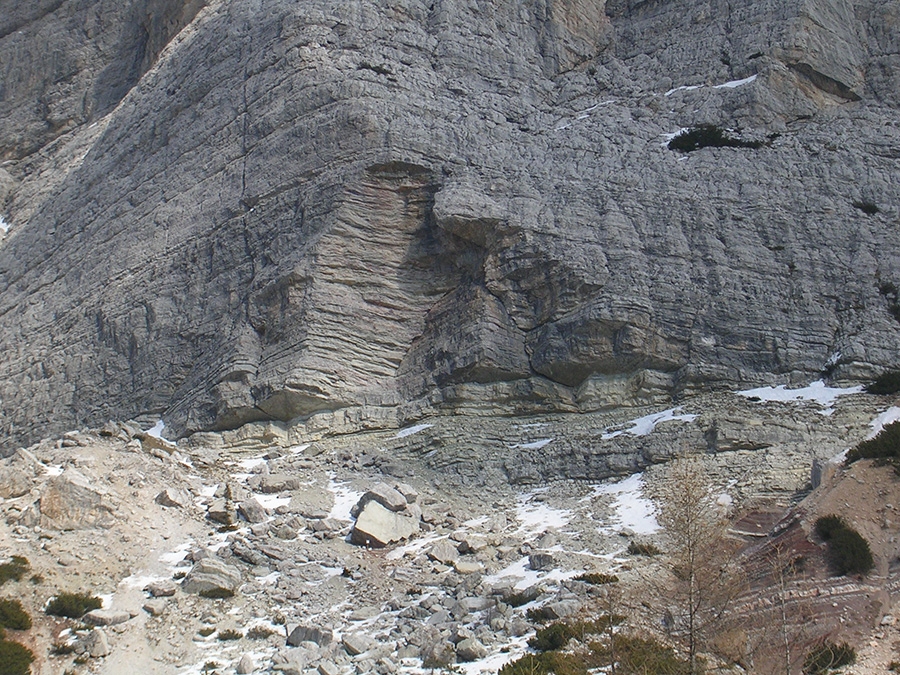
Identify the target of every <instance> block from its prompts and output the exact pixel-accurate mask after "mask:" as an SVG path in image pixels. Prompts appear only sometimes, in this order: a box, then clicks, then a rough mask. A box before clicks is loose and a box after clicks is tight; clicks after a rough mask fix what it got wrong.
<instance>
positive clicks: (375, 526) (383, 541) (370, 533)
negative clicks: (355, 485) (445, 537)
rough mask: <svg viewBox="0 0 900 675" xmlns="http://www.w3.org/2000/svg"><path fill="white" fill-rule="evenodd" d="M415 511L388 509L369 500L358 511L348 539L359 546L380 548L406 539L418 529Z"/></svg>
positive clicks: (417, 517) (417, 518)
mask: <svg viewBox="0 0 900 675" xmlns="http://www.w3.org/2000/svg"><path fill="white" fill-rule="evenodd" d="M420 517H421V515H419V516H417V515H416V514H415V513H410V514H406V513H397V512H396V511H390V510H388V509H386V508H385V507H384V506H382V505H381V503H380V502H377V501H374V500H372V501H369V502H368V503H367V504H366V505H365V506H364V507H363V509H362V511H361V512H360V513H359V516H358V517H357V518H356V522H355V523H354V524H353V529H352V530H351V531H350V541H352V542H353V543H354V544H359V545H360V546H372V547H376V548H380V547H382V546H387V545H388V544H393V543H395V542H398V541H402V540H403V539H408V538H409V537H411V536H412V535H414V534H415V533H416V532H418V531H419V518H420Z"/></svg>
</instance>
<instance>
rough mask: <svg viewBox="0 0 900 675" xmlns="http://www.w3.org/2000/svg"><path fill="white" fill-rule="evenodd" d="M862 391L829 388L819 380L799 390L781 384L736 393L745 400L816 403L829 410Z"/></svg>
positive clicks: (847, 388)
mask: <svg viewBox="0 0 900 675" xmlns="http://www.w3.org/2000/svg"><path fill="white" fill-rule="evenodd" d="M862 390H863V387H862V386H857V387H843V388H842V387H828V386H826V385H825V382H824V381H823V380H817V381H815V382H813V383H811V384H809V385H808V386H806V387H799V388H797V389H788V388H786V386H785V385H783V384H779V385H778V386H777V387H758V388H756V389H746V390H745V391H738V392H735V393H736V394H737V395H738V396H743V397H745V398H758V399H759V400H760V401H779V402H783V403H792V402H797V401H815V402H816V403H818V404H819V405H820V406H822V407H823V408H827V407H830V406H831V405H833V404H834V402H835V400H837V399H838V398H839V397H840V396H848V395H850V394H858V393H860V392H861V391H862Z"/></svg>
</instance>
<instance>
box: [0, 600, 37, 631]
mask: <svg viewBox="0 0 900 675" xmlns="http://www.w3.org/2000/svg"><path fill="white" fill-rule="evenodd" d="M0 627H3V628H9V629H10V630H28V629H29V628H31V617H30V616H28V614H27V613H26V612H25V610H24V609H22V603H21V602H19V601H18V600H6V599H0Z"/></svg>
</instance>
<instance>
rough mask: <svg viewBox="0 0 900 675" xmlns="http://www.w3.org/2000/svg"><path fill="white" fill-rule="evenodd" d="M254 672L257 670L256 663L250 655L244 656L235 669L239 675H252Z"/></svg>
mask: <svg viewBox="0 0 900 675" xmlns="http://www.w3.org/2000/svg"><path fill="white" fill-rule="evenodd" d="M254 670H256V663H255V662H254V661H253V657H252V656H250V655H249V654H244V655H243V656H242V657H241V660H240V661H238V663H237V665H236V666H235V667H234V672H236V673H237V675H250V673H252V672H253V671H254Z"/></svg>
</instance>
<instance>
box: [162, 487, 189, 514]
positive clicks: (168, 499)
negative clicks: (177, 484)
mask: <svg viewBox="0 0 900 675" xmlns="http://www.w3.org/2000/svg"><path fill="white" fill-rule="evenodd" d="M155 501H156V503H157V504H159V505H160V506H169V507H173V508H179V509H186V508H187V507H188V506H190V505H191V504H192V503H193V498H192V497H191V493H190V492H188V491H187V490H183V489H178V488H166V489H165V490H163V491H162V492H160V493H159V494H158V495H156V500H155Z"/></svg>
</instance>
